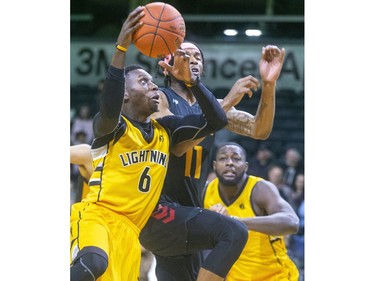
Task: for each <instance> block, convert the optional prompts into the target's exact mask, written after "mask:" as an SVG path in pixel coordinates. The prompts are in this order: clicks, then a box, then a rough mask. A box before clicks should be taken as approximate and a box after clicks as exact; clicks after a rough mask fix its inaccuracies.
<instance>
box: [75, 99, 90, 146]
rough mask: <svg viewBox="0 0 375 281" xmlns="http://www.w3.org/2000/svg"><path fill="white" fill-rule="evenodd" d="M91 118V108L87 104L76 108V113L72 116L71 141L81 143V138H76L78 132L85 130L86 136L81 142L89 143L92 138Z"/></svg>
mask: <svg viewBox="0 0 375 281" xmlns="http://www.w3.org/2000/svg"><path fill="white" fill-rule="evenodd" d="M92 122H93V118H92V115H91V108H90V106H89V105H87V104H84V105H81V106H80V107H79V109H78V114H77V115H76V116H74V117H73V120H72V128H71V143H72V144H78V143H82V140H78V139H77V133H78V132H85V133H86V138H85V140H84V142H83V143H87V144H91V142H92V139H93V132H92Z"/></svg>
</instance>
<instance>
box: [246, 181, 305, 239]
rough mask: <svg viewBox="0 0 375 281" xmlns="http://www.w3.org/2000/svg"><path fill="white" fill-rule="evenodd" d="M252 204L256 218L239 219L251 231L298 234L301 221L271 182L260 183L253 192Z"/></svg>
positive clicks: (269, 233)
mask: <svg viewBox="0 0 375 281" xmlns="http://www.w3.org/2000/svg"><path fill="white" fill-rule="evenodd" d="M251 204H252V206H253V209H254V212H255V214H256V215H257V216H256V217H251V218H239V220H241V221H242V222H244V223H245V224H246V225H247V228H248V229H249V230H254V231H258V232H262V233H265V234H268V235H274V236H278V235H288V234H294V233H297V232H298V227H299V219H298V216H297V214H296V213H295V212H294V210H293V208H292V207H291V206H290V204H289V203H288V202H286V201H285V200H284V199H283V198H282V197H281V196H280V194H279V192H278V190H277V187H276V186H275V185H274V184H272V183H271V182H269V181H259V182H258V183H257V184H256V185H255V186H254V189H253V191H252V195H251Z"/></svg>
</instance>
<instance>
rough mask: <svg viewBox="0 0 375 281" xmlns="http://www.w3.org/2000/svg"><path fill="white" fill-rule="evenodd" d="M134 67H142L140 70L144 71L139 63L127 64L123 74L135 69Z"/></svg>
mask: <svg viewBox="0 0 375 281" xmlns="http://www.w3.org/2000/svg"><path fill="white" fill-rule="evenodd" d="M136 69H142V70H144V71H146V70H145V69H144V67H143V66H141V65H139V64H129V65H128V66H127V67H125V73H124V75H125V76H126V75H127V74H128V73H129V72H130V71H133V70H136Z"/></svg>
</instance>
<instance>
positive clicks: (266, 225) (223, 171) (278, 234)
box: [203, 142, 299, 281]
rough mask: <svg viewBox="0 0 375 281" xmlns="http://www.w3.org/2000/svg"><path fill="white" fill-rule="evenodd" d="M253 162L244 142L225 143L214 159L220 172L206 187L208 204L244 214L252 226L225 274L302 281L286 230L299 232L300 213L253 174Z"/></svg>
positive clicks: (231, 278)
mask: <svg viewBox="0 0 375 281" xmlns="http://www.w3.org/2000/svg"><path fill="white" fill-rule="evenodd" d="M247 168H248V163H247V162H246V152H245V150H244V148H243V147H242V146H240V145H239V144H237V143H233V142H229V143H226V144H222V145H220V146H219V147H218V149H217V152H216V156H215V160H214V161H213V169H214V171H215V173H216V176H217V178H215V179H214V180H213V181H211V182H210V183H209V184H208V186H207V187H206V189H205V192H204V199H203V200H204V201H203V202H204V207H205V208H206V209H211V210H213V211H216V212H218V213H221V214H224V215H229V216H233V217H235V218H238V220H240V221H242V222H244V223H245V224H246V225H247V228H248V229H249V238H248V242H247V244H246V246H245V248H244V250H243V252H242V254H241V256H240V257H239V258H238V260H237V261H236V263H235V264H234V265H233V267H232V268H231V270H230V271H229V273H228V275H227V276H226V278H225V280H226V281H249V280H251V281H297V280H298V275H299V274H298V269H297V267H296V266H295V264H294V263H293V261H292V260H291V259H290V257H289V256H288V254H287V250H286V247H285V243H284V239H283V235H288V234H294V233H297V231H298V225H299V219H298V216H297V215H296V213H295V212H294V210H293V208H292V207H291V206H290V204H289V203H288V202H286V201H285V200H284V199H283V198H282V197H281V196H280V194H279V192H278V190H277V187H276V186H275V185H274V184H272V183H271V182H269V181H266V180H264V179H262V178H259V177H255V176H251V175H247V173H246V171H247Z"/></svg>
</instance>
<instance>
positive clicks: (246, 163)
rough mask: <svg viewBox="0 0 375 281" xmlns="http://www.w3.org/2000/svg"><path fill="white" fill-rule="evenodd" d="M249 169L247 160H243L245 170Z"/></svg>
mask: <svg viewBox="0 0 375 281" xmlns="http://www.w3.org/2000/svg"><path fill="white" fill-rule="evenodd" d="M248 169H249V162H245V172H247V170H248Z"/></svg>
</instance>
